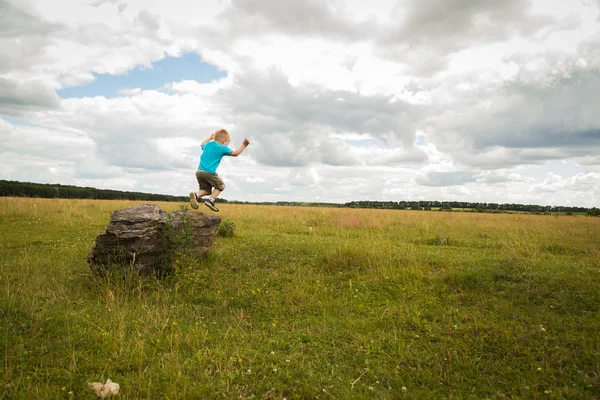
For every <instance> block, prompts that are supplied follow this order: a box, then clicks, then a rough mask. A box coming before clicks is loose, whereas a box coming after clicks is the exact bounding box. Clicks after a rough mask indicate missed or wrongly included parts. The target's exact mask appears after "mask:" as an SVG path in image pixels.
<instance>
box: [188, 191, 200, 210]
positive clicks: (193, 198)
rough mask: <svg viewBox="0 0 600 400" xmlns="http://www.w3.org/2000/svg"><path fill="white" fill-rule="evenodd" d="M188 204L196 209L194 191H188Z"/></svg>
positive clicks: (196, 201) (196, 203) (196, 202)
mask: <svg viewBox="0 0 600 400" xmlns="http://www.w3.org/2000/svg"><path fill="white" fill-rule="evenodd" d="M190 206H191V207H192V208H193V209H194V210H197V209H198V200H197V199H196V193H194V192H190Z"/></svg>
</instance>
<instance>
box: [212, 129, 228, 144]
mask: <svg viewBox="0 0 600 400" xmlns="http://www.w3.org/2000/svg"><path fill="white" fill-rule="evenodd" d="M227 140H231V138H230V137H229V132H227V131H226V130H225V129H219V130H218V131H216V132H215V142H224V141H227Z"/></svg>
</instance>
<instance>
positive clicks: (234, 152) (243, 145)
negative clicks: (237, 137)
mask: <svg viewBox="0 0 600 400" xmlns="http://www.w3.org/2000/svg"><path fill="white" fill-rule="evenodd" d="M249 144H250V142H249V141H248V139H244V144H242V145H241V146H240V147H239V148H238V149H237V150H234V151H232V152H231V153H230V154H229V155H230V156H231V157H237V156H239V155H240V154H242V151H244V150H246V147H248V145H249Z"/></svg>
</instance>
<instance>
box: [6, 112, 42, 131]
mask: <svg viewBox="0 0 600 400" xmlns="http://www.w3.org/2000/svg"><path fill="white" fill-rule="evenodd" d="M2 119H3V120H5V121H7V122H10V123H11V124H13V125H15V126H30V127H34V128H41V126H40V125H36V124H32V123H31V122H29V121H26V120H24V119H21V118H13V117H6V116H4V115H3V116H2Z"/></svg>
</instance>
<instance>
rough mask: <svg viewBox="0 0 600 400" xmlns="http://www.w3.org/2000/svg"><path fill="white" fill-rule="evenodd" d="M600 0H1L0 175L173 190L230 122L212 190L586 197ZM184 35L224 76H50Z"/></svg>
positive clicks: (177, 49)
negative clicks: (103, 82) (134, 79)
mask: <svg viewBox="0 0 600 400" xmlns="http://www.w3.org/2000/svg"><path fill="white" fill-rule="evenodd" d="M599 16H600V3H598V1H588V2H582V3H579V2H565V1H560V0H509V1H505V2H476V1H470V0H460V1H455V2H452V4H451V5H450V4H449V3H448V2H447V1H441V0H427V1H425V2H424V1H416V0H410V1H409V0H406V1H393V0H385V1H383V0H382V1H378V2H376V3H373V2H371V3H364V2H354V1H347V0H335V1H326V2H321V1H315V0H301V1H296V2H294V3H293V4H291V3H290V4H288V3H285V4H283V3H281V2H277V1H274V0H259V1H249V0H232V1H229V2H222V1H219V0H206V1H202V2H193V1H186V0H169V1H166V0H157V1H155V2H151V3H149V2H145V1H142V0H130V1H123V0H88V1H77V0H61V1H60V2H59V1H58V0H49V1H46V0H44V1H42V0H10V1H7V0H5V1H1V0H0V116H7V118H6V119H1V118H0V146H1V147H0V155H1V159H0V164H1V171H2V172H1V174H0V178H3V179H6V178H8V179H19V180H27V179H30V180H37V181H60V182H61V183H77V184H82V185H86V186H98V187H110V188H115V189H128V190H132V189H134V190H135V189H137V190H144V191H154V192H161V193H170V194H181V193H185V192H186V191H187V190H189V189H191V188H193V187H194V186H195V185H196V182H195V179H194V176H193V171H194V169H195V168H196V166H197V163H198V157H199V154H200V147H199V143H200V142H201V141H202V140H203V139H204V138H205V137H206V136H207V135H208V134H209V133H210V132H213V131H214V130H216V129H218V128H220V127H226V128H227V129H229V130H230V131H231V134H232V146H233V147H235V146H236V145H237V146H239V144H240V143H241V141H242V140H243V138H244V137H249V138H250V139H251V142H252V144H251V145H250V147H249V148H248V149H247V150H246V152H244V154H242V156H241V157H238V158H235V159H226V160H224V161H223V163H222V167H221V170H220V173H221V174H222V176H223V177H224V179H225V180H226V184H227V191H226V192H225V193H224V196H225V197H226V198H238V199H242V200H243V199H247V200H264V199H268V200H288V199H295V200H305V199H317V198H319V199H321V200H329V201H350V200H360V199H382V200H384V199H385V200H404V199H436V200H451V199H457V200H464V199H465V198H468V199H474V200H475V199H476V200H481V201H488V202H489V201H495V202H527V203H546V202H547V201H553V202H556V203H557V204H559V203H561V202H562V203H565V204H567V203H569V202H571V203H572V204H574V203H573V202H576V203H577V204H581V205H587V206H590V205H596V206H597V205H598V202H599V198H598V193H599V190H600V189H599V188H600V183H599V182H598V175H597V174H598V173H599V172H600V157H599V156H598V155H597V154H600V142H599V141H600V119H598V113H597V111H596V110H598V109H600V103H599V100H598V97H597V96H596V93H598V92H599V91H600V79H599V78H598V73H597V72H598V68H600V41H598V39H597V37H598V33H600V29H599V28H598V18H599ZM186 51H189V52H197V53H198V54H199V55H200V56H201V57H202V59H203V60H205V61H206V62H210V63H213V64H214V65H216V66H217V67H219V68H221V69H222V70H223V71H225V72H226V73H227V77H226V78H223V79H220V80H218V81H216V82H211V83H208V84H200V83H198V82H194V81H175V82H172V83H170V84H167V85H166V86H165V87H164V88H163V89H160V90H141V89H135V88H132V89H126V90H122V91H121V92H120V95H119V96H120V97H116V98H111V99H106V98H103V97H90V98H82V99H60V98H59V97H58V96H57V95H56V93H55V90H56V89H60V88H65V87H69V86H73V85H80V84H83V83H86V82H91V81H92V80H93V79H94V74H99V73H101V74H125V73H127V71H131V70H132V69H133V68H136V67H140V66H150V65H151V64H152V62H154V61H157V60H159V59H162V58H163V57H164V56H165V54H168V55H180V54H181V53H182V52H186ZM8 117H18V118H20V119H21V120H25V121H27V122H28V123H30V124H34V125H35V126H23V125H19V123H18V122H8V121H14V120H11V119H10V118H8ZM43 148H45V149H46V151H45V152H44V151H42V150H43ZM549 161H555V163H552V164H551V165H549ZM563 161H564V162H566V163H561V162H563ZM575 164H576V165H577V168H574V167H569V166H572V165H575ZM557 177H558V178H557Z"/></svg>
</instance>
